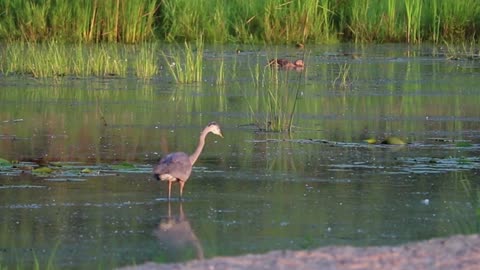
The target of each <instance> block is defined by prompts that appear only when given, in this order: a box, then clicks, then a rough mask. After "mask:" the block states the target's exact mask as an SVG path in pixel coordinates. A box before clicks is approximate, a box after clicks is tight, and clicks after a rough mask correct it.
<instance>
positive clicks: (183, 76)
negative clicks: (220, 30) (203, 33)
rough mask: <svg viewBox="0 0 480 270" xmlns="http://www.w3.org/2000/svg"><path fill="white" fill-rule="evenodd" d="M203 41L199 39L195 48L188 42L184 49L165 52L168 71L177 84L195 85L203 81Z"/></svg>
mask: <svg viewBox="0 0 480 270" xmlns="http://www.w3.org/2000/svg"><path fill="white" fill-rule="evenodd" d="M203 46H204V44H203V40H202V39H198V40H197V41H196V43H195V48H194V47H192V45H191V44H190V43H188V42H185V43H184V46H183V48H176V49H173V50H170V51H169V53H168V54H167V53H165V52H163V56H164V59H165V61H166V63H167V67H168V70H169V71H170V74H171V75H172V77H173V78H174V80H175V82H177V83H194V82H200V81H202V74H203Z"/></svg>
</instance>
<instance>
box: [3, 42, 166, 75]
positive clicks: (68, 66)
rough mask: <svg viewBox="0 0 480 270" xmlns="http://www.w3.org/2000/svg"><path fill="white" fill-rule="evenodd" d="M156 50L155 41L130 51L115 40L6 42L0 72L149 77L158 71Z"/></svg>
mask: <svg viewBox="0 0 480 270" xmlns="http://www.w3.org/2000/svg"><path fill="white" fill-rule="evenodd" d="M156 52H157V46H156V44H151V43H145V44H141V45H140V46H138V47H137V48H136V49H134V50H133V51H129V50H128V49H127V48H126V47H125V46H124V45H117V44H94V45H84V44H64V43H59V42H56V41H50V42H45V43H40V44H36V43H30V42H19V43H8V44H7V45H6V48H5V49H4V50H1V51H0V57H1V58H0V72H1V73H2V74H5V75H12V74H18V75H31V76H32V77H35V78H52V77H53V78H61V77H65V76H69V77H87V76H97V77H104V76H115V77H128V76H135V77H138V78H143V79H148V78H151V77H153V76H155V75H156V74H157V72H158V65H157V63H156V60H157V57H156ZM129 58H130V59H129ZM129 70H132V71H130V72H129Z"/></svg>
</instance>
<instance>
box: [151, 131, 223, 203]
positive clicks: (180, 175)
mask: <svg viewBox="0 0 480 270" xmlns="http://www.w3.org/2000/svg"><path fill="white" fill-rule="evenodd" d="M210 132H212V133H213V134H216V135H218V136H221V137H223V135H222V132H221V131H220V127H219V126H218V125H217V124H216V123H215V122H211V123H210V124H208V126H206V127H205V128H204V129H203V131H202V132H201V133H200V138H199V142H198V146H197V149H196V150H195V152H194V153H193V154H192V155H188V154H187V153H184V152H175V153H171V154H168V155H166V156H165V157H163V158H162V159H161V160H160V161H159V163H158V165H157V166H155V167H154V168H153V174H154V176H155V178H157V180H161V181H168V199H170V194H171V190H172V183H173V182H178V183H179V184H180V197H182V195H183V187H184V185H185V182H187V180H188V178H189V177H190V174H191V173H192V167H193V164H194V163H195V162H196V161H197V159H198V157H199V156H200V153H201V152H202V150H203V146H204V145H205V138H206V136H207V134H208V133H210Z"/></svg>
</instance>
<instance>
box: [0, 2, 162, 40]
mask: <svg viewBox="0 0 480 270" xmlns="http://www.w3.org/2000/svg"><path fill="white" fill-rule="evenodd" d="M159 5H160V1H158V0H148V1H144V0H129V1H120V0H103V1H98V0H96V1H73V2H72V1H66V0H58V1H24V0H4V1H1V2H0V10H1V11H2V16H1V17H0V37H2V38H4V39H7V40H25V41H45V40H50V39H56V40H62V41H69V42H92V41H95V42H101V41H102V42H103V41H109V42H124V43H133V42H139V41H145V40H148V39H151V38H152V37H153V36H154V31H153V29H154V23H155V12H156V11H157V9H158V8H159Z"/></svg>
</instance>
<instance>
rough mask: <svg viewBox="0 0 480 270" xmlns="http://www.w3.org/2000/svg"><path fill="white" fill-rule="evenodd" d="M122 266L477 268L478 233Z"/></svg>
mask: <svg viewBox="0 0 480 270" xmlns="http://www.w3.org/2000/svg"><path fill="white" fill-rule="evenodd" d="M121 269H122V270H173V269H176V270H178V269H185V270H187V269H188V270H197V269H209V270H214V269H234V270H247V269H249V270H256V269H285V270H286V269H289V270H292V269H294V270H303V269H322V270H334V269H335V270H336V269H356V270H358V269H365V270H366V269H369V270H376V269H378V270H380V269H388V270H400V269H401V270H403V269H405V270H406V269H427V270H428V269H435V270H437V269H442V270H443V269H445V270H460V269H461V270H477V269H480V235H457V236H452V237H448V238H437V239H432V240H427V241H421V242H415V243H409V244H404V245H400V246H378V247H351V246H332V247H323V248H318V249H314V250H308V251H271V252H268V253H265V254H255V255H252V254H249V255H244V256H235V257H215V258H211V259H207V260H195V261H190V262H186V263H176V264H157V263H153V262H147V263H145V264H142V265H137V266H130V267H124V268H121Z"/></svg>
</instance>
